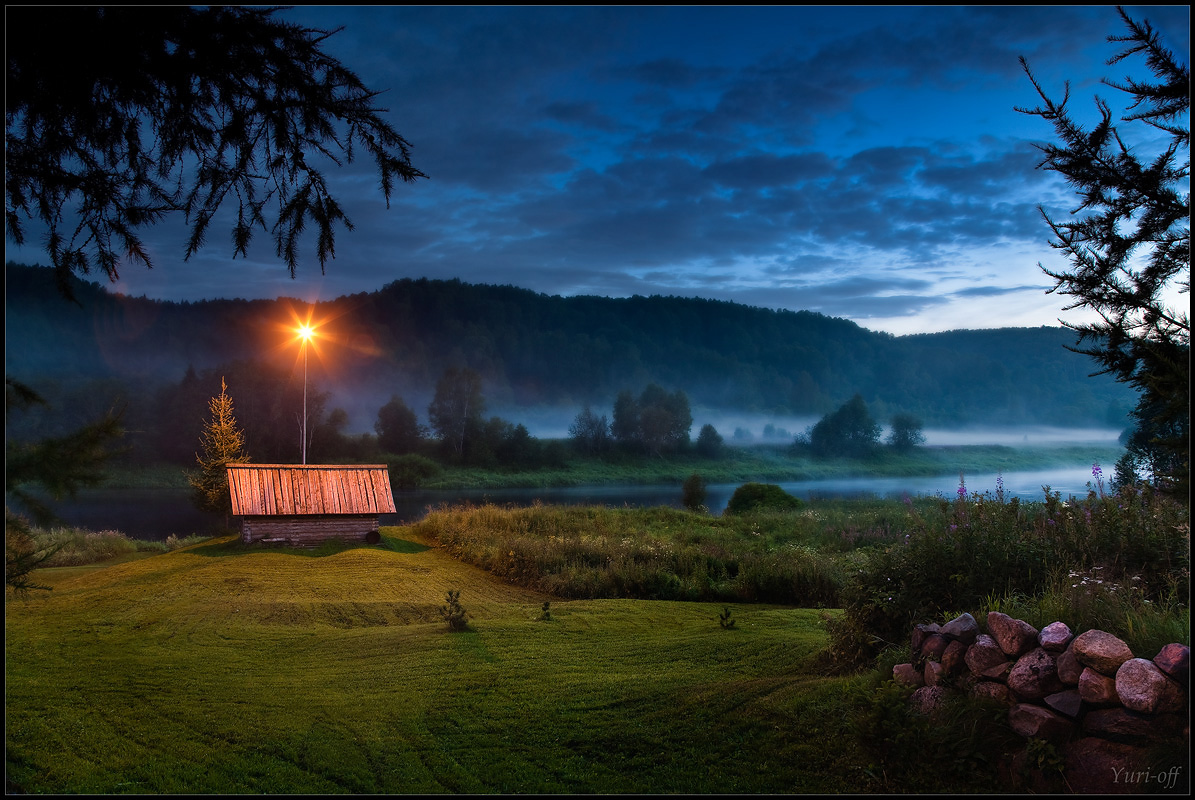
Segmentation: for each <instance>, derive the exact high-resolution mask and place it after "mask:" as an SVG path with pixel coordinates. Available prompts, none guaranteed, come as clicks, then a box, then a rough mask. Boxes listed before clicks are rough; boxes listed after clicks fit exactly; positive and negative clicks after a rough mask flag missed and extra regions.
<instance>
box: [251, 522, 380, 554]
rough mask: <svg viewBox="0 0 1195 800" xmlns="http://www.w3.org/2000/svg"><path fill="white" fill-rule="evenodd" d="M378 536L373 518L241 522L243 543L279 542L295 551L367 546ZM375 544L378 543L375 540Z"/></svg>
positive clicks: (376, 525) (376, 523)
mask: <svg viewBox="0 0 1195 800" xmlns="http://www.w3.org/2000/svg"><path fill="white" fill-rule="evenodd" d="M377 533H378V518H377V517H376V516H371V515H342V516H336V517H310V516H295V517H257V516H247V517H244V518H243V519H242V520H241V541H243V542H245V543H250V542H262V541H265V542H269V541H277V542H280V543H285V544H289V545H291V546H294V547H317V546H319V545H320V544H323V543H324V542H326V541H328V540H329V539H340V540H342V541H349V542H366V541H370V539H371V538H372V537H371V536H370V534H374V535H376V534H377ZM375 541H376V539H375Z"/></svg>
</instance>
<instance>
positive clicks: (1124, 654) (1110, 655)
mask: <svg viewBox="0 0 1195 800" xmlns="http://www.w3.org/2000/svg"><path fill="white" fill-rule="evenodd" d="M1071 651H1072V652H1073V653H1074V654H1075V658H1077V659H1078V660H1079V663H1080V664H1082V665H1083V666H1085V667H1091V668H1092V669H1094V670H1095V671H1096V672H1102V673H1104V674H1105V675H1115V674H1116V670H1118V669H1120V665H1121V664H1123V663H1124V662H1126V661H1128V660H1129V659H1130V658H1132V657H1133V651H1132V650H1130V649H1129V646H1128V645H1127V644H1125V643H1124V642H1123V641H1122V640H1121V639H1119V638H1117V637H1115V636H1113V635H1112V634H1110V633H1107V632H1105V631H1087V632H1086V633H1080V634H1079V635H1078V636H1076V637H1075V640H1074V642H1073V643H1072V644H1071Z"/></svg>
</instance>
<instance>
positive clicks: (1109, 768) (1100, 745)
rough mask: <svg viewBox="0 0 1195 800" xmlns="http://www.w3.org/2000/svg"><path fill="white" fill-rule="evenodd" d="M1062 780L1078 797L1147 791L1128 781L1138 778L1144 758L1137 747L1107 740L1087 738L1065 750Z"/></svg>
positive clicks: (1073, 743)
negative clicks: (1132, 777) (1064, 780)
mask: <svg viewBox="0 0 1195 800" xmlns="http://www.w3.org/2000/svg"><path fill="white" fill-rule="evenodd" d="M1063 757H1064V759H1065V762H1064V763H1065V766H1064V768H1063V776H1064V777H1065V778H1066V783H1067V786H1068V787H1069V789H1070V791H1071V792H1073V793H1075V794H1129V793H1137V792H1142V791H1145V789H1146V787H1145V786H1142V785H1141V784H1140V783H1134V782H1132V781H1130V780H1128V778H1129V777H1130V776H1131V775H1133V774H1139V773H1140V770H1141V768H1142V766H1143V765H1144V754H1143V752H1142V751H1141V750H1140V749H1139V748H1136V747H1133V746H1131V745H1127V744H1121V743H1119V742H1110V741H1108V740H1107V739H1099V738H1095V737H1087V738H1084V739H1079V740H1078V741H1076V742H1071V743H1070V744H1068V745H1067V746H1066V747H1065V748H1064V750H1063Z"/></svg>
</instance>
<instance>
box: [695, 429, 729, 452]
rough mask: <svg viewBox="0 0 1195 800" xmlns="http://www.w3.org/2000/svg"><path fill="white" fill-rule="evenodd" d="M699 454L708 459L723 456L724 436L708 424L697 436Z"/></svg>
mask: <svg viewBox="0 0 1195 800" xmlns="http://www.w3.org/2000/svg"><path fill="white" fill-rule="evenodd" d="M696 447H697V452H698V453H699V454H700V455H702V456H704V457H706V458H718V457H719V456H721V455H722V448H723V441H722V434H720V433H718V429H717V428H715V427H714V426H713V425H711V424H709V423H708V422H707V423H706V424H705V425H702V426H701V431H700V432H699V433H698V434H697V445H696Z"/></svg>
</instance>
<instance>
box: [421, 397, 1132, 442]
mask: <svg viewBox="0 0 1195 800" xmlns="http://www.w3.org/2000/svg"><path fill="white" fill-rule="evenodd" d="M592 410H593V412H594V413H595V414H598V415H599V416H600V415H603V414H604V415H605V416H606V419H607V421H609V420H610V419H611V418H612V416H613V414H612V411H611V409H608V408H593V409H592ZM415 412H416V414H418V415H419V417H420V421H421V422H424V423H426V421H427V409H426V407H425V406H424V407H415ZM579 412H580V409H577V410H576V411H569V410H567V409H543V408H507V409H498V410H494V411H490V412H487V414H488V415H490V416H499V417H502V418H503V419H505V420H508V421H510V422H512V423H514V424H519V423H521V424H523V425H525V426H526V427H527V430H528V431H529V432H530V433H531V435H532V436H535V437H538V438H540V439H565V438H568V435H569V433H568V429H569V426H570V425H571V424H572V423H573V420H574V419H575V418H576V416H577V414H578V413H579ZM819 419H820V417H814V416H792V415H785V414H751V413H743V412H723V411H716V410H710V409H694V410H693V427H692V428H691V429H690V431H689V435H690V437H691V438H692V439H693V440H694V441H695V440H696V439H697V435H698V434H699V433H700V432H701V428H702V426H703V425H706V424H710V425H713V426H714V428H715V429H716V430H717V431H718V433H719V434H721V436H722V438H723V440H724V441H725V442H726V444H730V445H734V444H748V445H750V444H787V443H789V442H791V441H792V440H793V437H795V436H798V435H800V434H802V433H804V432H805V431H806V430H807V429H808V428H809V427H810V426H812V425H815V424H817V422H818V420H819ZM877 421H878V422H881V424H883V420H879V419H877ZM769 425H771V426H772V435H771V436H769V435H768V434H767V430H768V428H767V426H769ZM736 430H742V431H745V432H746V433H747V434H749V437H748V438H746V439H738V440H736V439H735V431H736ZM888 432H889V427H888V426H887V425H883V433H882V434H881V438H884V439H886V438H887V436H888ZM923 433H924V434H925V444H926V445H927V446H931V447H932V446H958V445H991V444H995V445H1006V446H1009V447H1017V446H1030V445H1031V446H1034V447H1041V446H1044V445H1059V446H1063V445H1072V444H1080V443H1083V444H1088V443H1098V444H1108V445H1115V444H1116V442H1117V438H1118V437H1119V436H1120V433H1121V431H1120V430H1117V429H1114V428H1092V427H1085V428H1063V427H1053V426H1046V425H1028V424H1027V425H1024V426H1012V425H1010V426H999V427H996V426H993V427H979V426H967V427H960V428H925V429H924V430H923Z"/></svg>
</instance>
